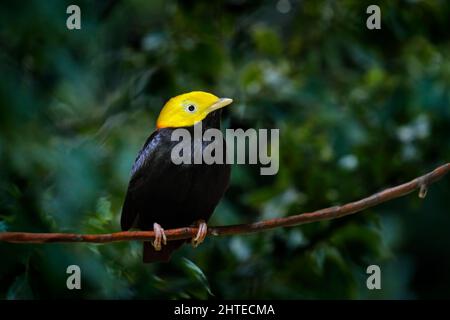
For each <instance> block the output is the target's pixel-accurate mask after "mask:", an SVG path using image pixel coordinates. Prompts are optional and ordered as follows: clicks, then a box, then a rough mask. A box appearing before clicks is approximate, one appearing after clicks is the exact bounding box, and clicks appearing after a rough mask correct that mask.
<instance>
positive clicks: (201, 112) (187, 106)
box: [156, 91, 233, 129]
mask: <svg viewBox="0 0 450 320" xmlns="http://www.w3.org/2000/svg"><path fill="white" fill-rule="evenodd" d="M232 102H233V100H231V99H228V98H218V97H216V96H215V95H213V94H211V93H208V92H203V91H192V92H189V93H185V94H182V95H179V96H176V97H173V98H172V99H170V100H169V101H167V103H166V104H165V105H164V107H163V108H162V110H161V112H160V114H159V117H158V120H157V121H156V127H157V128H158V129H161V128H168V127H172V128H177V127H189V126H193V125H194V124H196V123H197V122H200V121H202V120H203V119H205V118H206V116H207V115H208V114H209V113H211V112H213V111H215V110H217V109H220V108H223V107H225V106H227V105H229V104H230V103H232Z"/></svg>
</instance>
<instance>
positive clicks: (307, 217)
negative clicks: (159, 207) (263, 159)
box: [0, 163, 450, 243]
mask: <svg viewBox="0 0 450 320" xmlns="http://www.w3.org/2000/svg"><path fill="white" fill-rule="evenodd" d="M449 171H450V163H446V164H444V165H442V166H440V167H437V168H436V169H434V170H433V171H431V172H429V173H427V174H425V175H423V176H420V177H418V178H416V179H414V180H412V181H410V182H407V183H404V184H401V185H398V186H395V187H392V188H388V189H385V190H383V191H381V192H378V193H375V194H373V195H371V196H369V197H366V198H364V199H361V200H358V201H355V202H350V203H347V204H344V205H342V206H335V207H329V208H325V209H321V210H317V211H314V212H308V213H303V214H298V215H293V216H289V217H285V218H276V219H269V220H264V221H259V222H254V223H250V224H238V225H231V226H223V227H210V228H208V234H209V235H214V236H225V235H233V234H245V233H253V232H260V231H264V230H269V229H273V228H277V227H291V226H297V225H301V224H305V223H311V222H316V221H322V220H330V219H336V218H340V217H344V216H346V215H349V214H353V213H357V212H360V211H362V210H365V209H367V208H370V207H373V206H376V205H379V204H381V203H383V202H386V201H389V200H392V199H395V198H399V197H402V196H405V195H407V194H409V193H411V192H413V191H414V190H416V189H419V197H421V198H424V197H425V195H426V193H427V189H428V186H429V185H431V184H432V183H434V182H436V181H437V180H439V179H441V178H442V177H443V176H445V175H446V174H447V173H448V172H449ZM165 233H166V236H167V240H178V239H189V238H192V237H193V236H195V235H196V234H197V228H196V227H185V228H178V229H171V230H166V231H165ZM153 238H154V233H153V231H124V232H116V233H108V234H74V233H27V232H1V233H0V241H4V242H13V243H47V242H92V243H107V242H116V241H130V240H152V239H153Z"/></svg>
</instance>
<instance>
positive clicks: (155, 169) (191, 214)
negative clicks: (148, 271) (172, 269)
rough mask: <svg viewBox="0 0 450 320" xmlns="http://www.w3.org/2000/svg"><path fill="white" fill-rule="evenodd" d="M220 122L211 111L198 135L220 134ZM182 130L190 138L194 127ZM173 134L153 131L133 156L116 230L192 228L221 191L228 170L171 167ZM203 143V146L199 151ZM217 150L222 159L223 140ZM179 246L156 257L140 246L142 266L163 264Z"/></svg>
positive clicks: (206, 216)
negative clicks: (213, 130)
mask: <svg viewBox="0 0 450 320" xmlns="http://www.w3.org/2000/svg"><path fill="white" fill-rule="evenodd" d="M220 116H221V110H216V111H214V112H212V113H210V114H209V115H208V116H207V117H206V118H205V119H203V121H202V130H203V132H204V131H205V130H206V129H209V128H217V129H220ZM183 128H185V129H187V130H188V131H190V133H191V136H192V137H193V136H194V126H191V127H183ZM174 129H175V128H162V129H158V130H156V131H155V132H153V134H152V135H151V136H150V137H149V138H148V139H147V141H146V142H145V144H144V146H143V147H142V149H141V151H140V152H139V154H138V156H137V158H136V161H135V163H134V166H133V169H132V177H131V180H130V183H129V186H128V190H127V194H126V197H125V202H124V205H123V209H122V217H121V227H122V230H129V229H130V228H139V229H141V230H152V229H153V223H155V222H156V223H158V224H160V225H161V226H162V227H163V228H164V229H166V230H167V229H171V228H178V227H184V226H189V225H192V224H193V223H195V222H196V221H198V220H199V219H203V220H205V221H207V220H208V219H209V218H210V217H211V215H212V213H213V212H214V209H215V207H216V206H217V204H218V202H219V201H220V199H221V198H222V196H223V194H224V192H225V190H226V189H227V187H228V183H229V179H230V165H228V164H211V165H208V164H205V163H202V164H193V163H194V162H193V159H192V161H191V163H192V164H180V165H176V164H174V163H173V162H172V161H171V152H172V148H173V147H174V146H175V145H176V144H177V143H179V142H177V141H171V135H172V132H173V130H174ZM193 140H194V139H192V140H191V141H192V144H193ZM209 143H211V142H203V143H202V148H204V147H205V146H206V145H208V144H209ZM223 146H224V154H225V151H226V145H225V141H224V140H223ZM191 154H193V152H192V153H191ZM184 242H185V240H176V241H168V242H167V245H165V246H163V247H162V250H161V251H156V250H155V249H154V248H153V247H152V246H151V243H149V242H145V243H144V255H143V259H144V262H154V261H168V260H169V259H170V256H171V254H172V252H173V251H174V250H175V249H177V248H179V247H180V246H181V245H182V244H183V243H184Z"/></svg>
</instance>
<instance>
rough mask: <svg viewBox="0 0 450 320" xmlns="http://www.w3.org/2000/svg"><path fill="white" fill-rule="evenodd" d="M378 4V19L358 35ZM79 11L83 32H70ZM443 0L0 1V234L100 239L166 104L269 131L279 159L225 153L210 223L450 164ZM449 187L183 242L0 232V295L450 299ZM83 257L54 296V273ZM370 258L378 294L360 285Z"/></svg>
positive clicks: (295, 206)
mask: <svg viewBox="0 0 450 320" xmlns="http://www.w3.org/2000/svg"><path fill="white" fill-rule="evenodd" d="M375 3H376V4H378V5H379V6H380V7H381V14H382V29H381V30H373V31H371V30H368V29H367V28H366V19H367V17H368V14H366V8H367V6H368V5H370V4H375ZM69 4H77V5H79V6H80V7H81V18H82V29H81V30H73V31H71V30H68V29H67V28H66V19H67V17H68V15H67V14H66V8H67V6H68V5H69ZM449 17H450V2H448V1H446V0H441V1H439V0H430V1H412V0H411V1H376V2H374V1H360V0H344V1H323V0H319V1H293V0H276V1H250V0H222V1H215V2H213V1H162V0H161V1H147V0H131V1H57V2H56V1H24V2H22V1H9V2H7V1H4V2H2V4H1V5H0V231H5V230H8V231H30V232H78V233H107V232H114V231H118V230H119V215H120V210H121V205H122V201H123V198H124V193H125V190H126V187H127V183H128V179H129V176H130V170H131V166H132V163H133V161H134V158H135V156H136V154H137V152H138V150H139V149H140V147H141V146H142V144H143V143H144V141H145V139H146V137H147V136H148V135H149V134H150V133H151V132H152V131H153V130H154V124H155V119H156V117H157V115H158V113H159V110H160V108H161V107H162V105H163V103H164V102H165V101H166V100H167V99H168V98H170V97H171V96H174V95H177V94H180V93H182V92H186V91H191V90H205V91H210V92H213V93H215V94H216V95H219V96H226V97H232V98H234V99H235V103H234V104H233V106H232V107H231V108H229V109H228V110H227V111H226V112H225V114H224V121H223V124H224V126H225V127H227V128H244V129H246V128H279V129H280V170H279V173H278V174H277V175H275V176H260V175H259V168H258V167H257V166H245V165H239V166H237V165H235V166H234V167H233V174H232V181H231V185H230V188H229V190H228V192H227V194H226V197H225V198H224V199H223V201H222V202H221V203H220V205H219V207H218V208H217V210H216V213H215V215H214V217H213V219H212V221H211V224H214V225H227V224H234V223H244V222H251V221H256V220H260V219H266V218H272V217H282V216H286V215H289V214H295V213H300V212H306V211H311V210H315V209H319V208H322V207H327V206H331V205H336V204H342V203H345V202H348V201H352V200H355V199H358V198H361V197H363V196H366V195H369V194H371V193H374V192H376V191H380V190H381V189H383V188H386V187H389V186H392V185H395V184H397V183H401V182H404V181H408V180H410V179H412V178H414V177H416V176H418V175H420V174H423V173H425V172H426V171H428V170H430V169H433V168H434V167H435V166H437V165H440V164H442V163H445V162H448V161H449V159H450V139H449V136H450V91H449V89H450V60H449V54H450V33H449V30H450V22H449V21H450V20H449ZM449 187H450V179H448V178H447V179H444V180H442V181H441V182H439V183H438V184H435V185H433V186H432V187H431V189H430V190H429V192H428V195H427V197H426V198H425V199H424V200H421V199H419V198H418V197H417V195H416V194H412V195H409V196H407V197H404V198H401V199H398V200H395V201H391V202H389V203H386V204H383V205H380V206H378V207H375V208H372V209H370V210H366V211H365V212H364V213H361V214H358V215H355V216H350V217H346V218H343V219H339V220H335V221H328V222H321V223H315V224H309V225H304V226H301V227H295V228H288V229H277V230H274V231H270V232H264V233H259V234H254V235H247V236H231V237H221V238H215V239H211V238H209V239H207V241H206V243H205V244H203V245H202V246H201V247H199V248H198V249H196V250H194V249H192V248H191V247H190V246H185V247H184V248H183V249H182V250H180V251H178V252H177V253H176V254H175V256H174V257H173V259H172V261H171V262H170V263H169V264H159V265H144V264H142V263H141V244H140V243H139V242H128V243H115V244H107V245H94V244H47V245H23V244H22V245H18V244H6V243H0V298H2V299H43V298H68V299H74V298H88V299H93V298H99V299H108V298H112V299H135V298H146V299H147V298H149V299H151V298H158V299H161V298H171V299H174V298H201V299H218V298H267V299H317V298H330V299H366V298H368V299H378V298H384V299H423V298H450V250H449V248H450V232H449V228H450V212H449V206H450V201H449V196H450V188H449ZM71 264H76V265H79V266H80V267H81V269H82V290H72V291H70V290H67V288H66V278H67V276H68V275H67V274H66V268H67V266H69V265H71ZM371 264H377V265H379V266H380V267H381V271H382V290H374V291H369V290H368V289H367V288H366V278H367V274H366V268H367V266H368V265H371Z"/></svg>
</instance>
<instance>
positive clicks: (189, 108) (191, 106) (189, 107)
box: [186, 103, 197, 113]
mask: <svg viewBox="0 0 450 320" xmlns="http://www.w3.org/2000/svg"><path fill="white" fill-rule="evenodd" d="M196 110H197V107H196V106H195V105H194V104H191V103H190V104H188V105H187V106H186V111H187V112H190V113H193V112H195V111H196Z"/></svg>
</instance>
